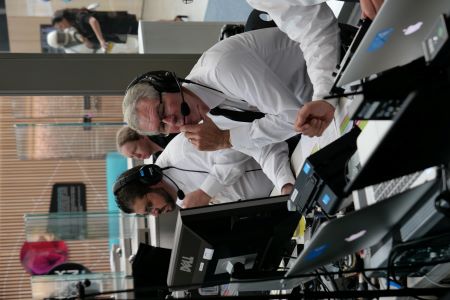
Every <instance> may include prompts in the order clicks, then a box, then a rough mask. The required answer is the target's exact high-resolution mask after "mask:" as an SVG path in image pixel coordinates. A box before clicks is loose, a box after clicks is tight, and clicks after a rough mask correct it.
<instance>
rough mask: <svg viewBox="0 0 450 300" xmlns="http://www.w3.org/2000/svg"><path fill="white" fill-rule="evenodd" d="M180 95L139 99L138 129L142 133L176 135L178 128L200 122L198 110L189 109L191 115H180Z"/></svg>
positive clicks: (137, 109) (166, 94)
mask: <svg viewBox="0 0 450 300" xmlns="http://www.w3.org/2000/svg"><path fill="white" fill-rule="evenodd" d="M181 102H182V100H181V96H180V93H163V94H162V99H149V98H141V99H140V100H139V102H138V103H137V105H136V113H137V116H138V119H139V129H140V130H141V131H144V132H156V133H162V134H168V133H178V132H180V126H181V125H184V124H185V122H186V124H197V123H198V122H199V121H200V114H199V113H198V112H197V110H198V109H196V108H193V107H191V113H190V114H189V115H188V116H186V117H184V116H183V115H182V114H181Z"/></svg>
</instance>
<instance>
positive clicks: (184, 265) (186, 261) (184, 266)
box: [180, 256, 194, 273]
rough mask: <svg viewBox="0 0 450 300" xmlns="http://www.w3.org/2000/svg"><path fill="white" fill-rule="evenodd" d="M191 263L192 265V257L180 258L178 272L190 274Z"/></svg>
mask: <svg viewBox="0 0 450 300" xmlns="http://www.w3.org/2000/svg"><path fill="white" fill-rule="evenodd" d="M193 263H194V257H192V256H191V257H186V256H182V257H181V266H180V271H183V272H188V273H191V272H192V264H193Z"/></svg>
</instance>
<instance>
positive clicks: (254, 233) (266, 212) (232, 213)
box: [167, 196, 301, 290]
mask: <svg viewBox="0 0 450 300" xmlns="http://www.w3.org/2000/svg"><path fill="white" fill-rule="evenodd" d="M287 201H289V200H288V196H279V197H270V198H261V199H254V200H246V201H240V202H232V203H225V204H220V205H213V206H206V207H199V208H193V209H185V210H181V211H180V212H179V215H178V221H177V226H176V231H175V237H174V248H173V250H172V255H171V258H170V266H169V274H168V277H167V284H168V285H169V288H170V289H171V290H183V289H190V288H195V287H199V286H210V285H217V284H222V283H226V282H228V281H229V279H230V274H229V271H230V268H232V267H237V266H238V265H239V267H240V268H241V270H243V269H244V268H245V271H243V272H244V273H245V272H246V271H251V272H254V271H276V270H277V268H278V266H279V264H280V262H281V260H282V258H283V256H285V255H287V256H290V254H291V253H289V251H288V250H289V249H290V248H291V238H292V235H293V233H294V231H295V229H296V227H297V225H298V223H299V221H300V217H301V215H300V213H298V212H290V211H288V210H287Z"/></svg>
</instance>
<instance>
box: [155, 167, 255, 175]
mask: <svg viewBox="0 0 450 300" xmlns="http://www.w3.org/2000/svg"><path fill="white" fill-rule="evenodd" d="M167 169H176V170H179V171H185V172H192V173H204V174H209V172H208V171H201V170H188V169H183V168H178V167H173V166H169V167H164V168H161V170H167ZM257 171H262V169H261V168H259V169H251V170H245V171H244V172H245V173H250V172H257Z"/></svg>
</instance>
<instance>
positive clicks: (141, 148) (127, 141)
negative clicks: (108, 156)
mask: <svg viewBox="0 0 450 300" xmlns="http://www.w3.org/2000/svg"><path fill="white" fill-rule="evenodd" d="M175 136H176V134H169V135H168V136H158V135H155V136H147V135H141V134H139V133H138V132H137V131H136V130H134V129H132V128H130V127H129V126H124V127H122V128H121V129H119V131H117V134H116V146H117V151H118V152H119V153H120V154H122V155H123V156H126V157H129V158H134V159H140V160H144V159H148V158H150V157H151V156H152V157H153V161H156V159H157V158H158V156H159V154H161V152H162V151H163V150H164V148H165V147H166V146H167V144H168V143H169V142H170V141H171V140H172V139H173V138H174V137H175Z"/></svg>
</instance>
